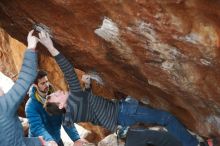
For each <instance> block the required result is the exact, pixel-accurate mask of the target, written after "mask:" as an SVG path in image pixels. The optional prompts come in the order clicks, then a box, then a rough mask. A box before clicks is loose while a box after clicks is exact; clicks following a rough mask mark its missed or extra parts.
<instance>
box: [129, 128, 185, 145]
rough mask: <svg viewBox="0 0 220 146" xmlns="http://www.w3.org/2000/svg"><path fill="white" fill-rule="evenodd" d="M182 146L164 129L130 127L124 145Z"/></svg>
mask: <svg viewBox="0 0 220 146" xmlns="http://www.w3.org/2000/svg"><path fill="white" fill-rule="evenodd" d="M150 145H151V146H152V145H153V146H182V144H181V142H179V141H178V140H177V139H176V138H175V137H174V136H173V135H171V134H170V133H168V132H164V131H154V130H148V129H130V130H129V131H128V134H127V138H126V143H125V146H150Z"/></svg>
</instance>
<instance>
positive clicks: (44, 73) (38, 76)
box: [34, 70, 47, 84]
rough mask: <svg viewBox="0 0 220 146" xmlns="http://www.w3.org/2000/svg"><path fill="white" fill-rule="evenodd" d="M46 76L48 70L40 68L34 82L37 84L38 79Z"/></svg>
mask: <svg viewBox="0 0 220 146" xmlns="http://www.w3.org/2000/svg"><path fill="white" fill-rule="evenodd" d="M45 76H47V72H46V71H44V70H38V72H37V77H36V79H35V81H34V83H35V84H37V83H38V79H41V78H43V77H45Z"/></svg>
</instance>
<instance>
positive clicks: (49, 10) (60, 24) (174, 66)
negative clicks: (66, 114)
mask: <svg viewBox="0 0 220 146" xmlns="http://www.w3.org/2000/svg"><path fill="white" fill-rule="evenodd" d="M219 6H220V2H219V1H207V0H187V1H185V0H163V1H159V0H148V1H144V0H136V1H118V0H111V1H107V0H102V1H95V0H94V1H86V0H77V1H76V0H69V1H61V0H54V1H51V0H45V1H34V0H26V1H19V0H14V1H8V0H1V1H0V24H1V26H2V27H3V28H4V29H5V30H6V31H7V32H8V33H9V34H10V35H12V36H13V37H15V38H16V39H18V40H20V41H22V42H25V40H26V34H27V32H28V31H29V30H30V29H31V27H32V25H33V23H35V22H37V23H43V24H45V25H47V26H49V27H50V29H51V30H52V32H53V37H54V41H55V42H56V43H57V44H56V46H57V48H58V49H59V50H61V52H62V53H63V54H64V55H65V56H67V57H68V59H70V60H71V61H72V62H73V63H74V64H75V67H76V68H78V69H80V70H83V71H85V72H88V71H95V72H97V73H98V74H99V75H100V76H101V78H102V79H103V81H104V83H105V84H104V85H105V87H106V88H110V89H113V90H119V91H122V92H124V93H126V94H129V95H132V96H134V97H136V98H138V99H141V98H145V100H148V102H150V104H151V105H153V106H154V107H157V108H163V109H166V110H168V111H170V112H172V113H173V114H175V115H176V116H177V117H178V118H179V119H180V120H181V121H182V122H183V123H184V124H185V125H186V126H187V127H188V128H190V129H191V130H193V131H195V132H197V133H199V134H201V135H203V136H209V135H218V136H219V135H220V120H219V119H220V110H219V109H220V100H219V95H220V89H219V85H220V77H219V73H220V70H219V66H220V63H219V55H220V51H219V49H220V47H219V46H220V41H219V35H220V29H219V26H220V19H219V18H220V9H219ZM13 49H14V48H13ZM39 53H40V54H41V57H40V63H42V64H41V65H40V66H41V67H42V68H45V67H46V68H47V70H49V71H50V73H52V74H54V76H55V77H54V82H56V83H57V84H60V81H59V78H60V76H59V75H58V72H57V67H55V66H54V65H51V64H50V63H51V62H49V61H48V60H50V59H51V58H50V57H49V55H48V54H47V53H46V51H44V50H43V49H41V50H40V51H39ZM51 76H53V75H51ZM55 79H56V80H55ZM60 88H65V86H64V83H62V84H60ZM113 90H111V91H113Z"/></svg>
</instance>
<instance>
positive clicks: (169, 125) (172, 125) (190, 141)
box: [118, 99, 199, 146]
mask: <svg viewBox="0 0 220 146" xmlns="http://www.w3.org/2000/svg"><path fill="white" fill-rule="evenodd" d="M138 122H141V123H147V124H157V125H161V126H164V127H165V128H166V129H167V130H168V131H169V133H170V134H172V135H173V136H175V137H176V138H177V139H178V140H179V141H181V142H182V144H183V146H197V145H198V144H199V142H198V140H197V139H196V137H194V136H192V135H191V134H190V133H189V132H188V131H187V130H186V128H185V127H184V126H183V125H182V124H181V123H180V122H179V121H178V120H177V119H176V118H175V117H174V116H173V115H171V114H170V113H168V112H166V111H163V110H158V109H153V108H150V107H145V106H140V105H139V104H138V102H137V101H136V100H135V99H129V100H127V99H126V100H123V101H121V102H120V111H119V117H118V124H119V125H121V126H131V125H134V124H136V123H138Z"/></svg>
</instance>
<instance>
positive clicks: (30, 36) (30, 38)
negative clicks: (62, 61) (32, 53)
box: [27, 30, 39, 49]
mask: <svg viewBox="0 0 220 146" xmlns="http://www.w3.org/2000/svg"><path fill="white" fill-rule="evenodd" d="M33 32H34V30H31V31H30V32H29V33H28V36H27V42H28V46H27V49H35V48H36V46H37V43H38V41H39V39H38V38H37V37H35V36H33Z"/></svg>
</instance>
